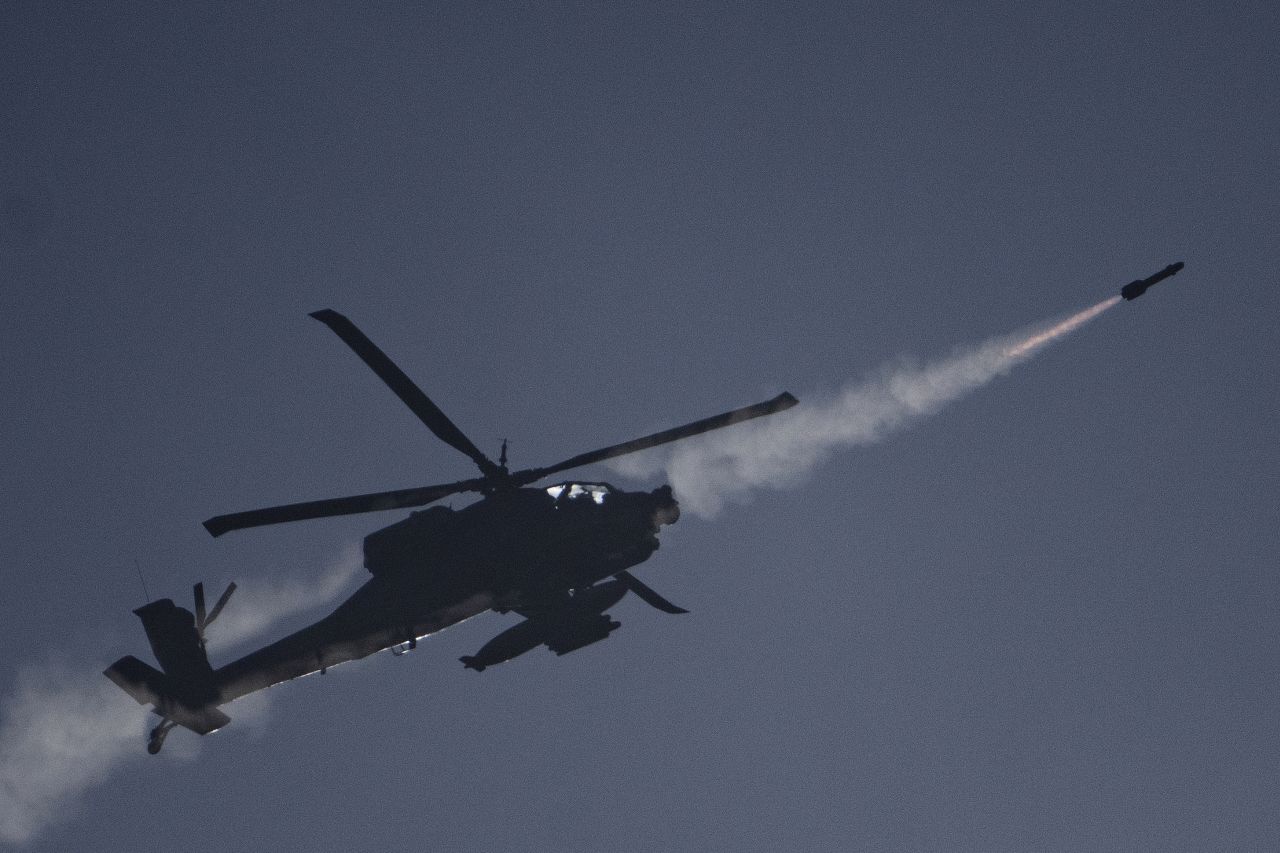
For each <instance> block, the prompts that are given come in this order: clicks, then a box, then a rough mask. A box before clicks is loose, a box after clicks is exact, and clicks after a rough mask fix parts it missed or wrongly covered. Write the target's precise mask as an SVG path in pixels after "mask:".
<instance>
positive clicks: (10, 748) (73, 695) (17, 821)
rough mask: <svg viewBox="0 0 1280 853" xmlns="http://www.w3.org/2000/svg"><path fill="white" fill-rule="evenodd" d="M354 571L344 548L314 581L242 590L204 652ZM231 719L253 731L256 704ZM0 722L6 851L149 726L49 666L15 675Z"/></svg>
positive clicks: (102, 683) (108, 693) (85, 678)
mask: <svg viewBox="0 0 1280 853" xmlns="http://www.w3.org/2000/svg"><path fill="white" fill-rule="evenodd" d="M359 569H360V559H359V550H358V548H356V547H354V546H353V547H350V548H347V549H345V550H344V551H343V553H342V555H341V556H340V557H339V558H338V559H337V560H336V561H335V562H334V564H333V565H332V566H330V567H329V568H328V569H326V570H325V571H324V572H323V573H322V574H321V575H320V577H318V578H316V579H315V580H311V581H301V580H296V579H294V580H284V581H271V580H254V579H250V580H248V581H246V582H244V583H243V584H241V586H240V588H239V589H238V590H237V592H236V594H235V595H234V596H232V598H231V601H230V602H229V603H228V604H227V609H226V610H225V611H224V612H223V613H222V615H220V616H219V617H218V619H217V621H216V622H215V623H214V624H213V626H212V627H210V629H209V634H210V638H209V639H210V646H211V647H212V646H215V645H218V646H228V645H231V644H234V643H237V642H241V641H243V640H245V639H247V638H249V637H251V636H254V635H256V634H260V633H262V632H263V631H265V630H267V629H268V628H270V627H271V626H273V625H275V624H276V623H277V622H279V621H280V620H281V619H284V618H286V617H288V616H292V615H294V614H296V613H299V612H301V611H303V610H308V609H311V608H314V607H318V606H320V605H322V604H326V603H329V602H330V601H332V600H333V599H334V598H336V597H337V596H338V594H339V593H341V592H342V591H343V589H344V588H345V587H346V586H347V584H348V583H349V582H350V581H351V580H352V578H353V577H354V576H355V574H356V572H358V571H359ZM178 603H179V605H180V606H183V607H190V606H191V605H190V603H189V602H184V601H179V602H178ZM121 618H126V619H132V618H133V617H132V616H128V615H124V616H121ZM134 624H135V625H137V628H138V630H137V633H136V634H135V635H133V636H134V637H135V639H136V640H137V646H138V647H137V648H135V649H134V650H133V651H134V652H135V653H137V654H139V656H141V657H144V658H145V657H148V655H147V654H145V653H144V652H143V650H145V649H146V647H147V646H146V639H145V637H144V635H143V633H142V630H141V625H140V624H138V623H134ZM103 663H105V662H103ZM239 712H243V713H239ZM231 713H232V716H233V717H236V718H237V720H238V721H239V722H241V723H242V724H243V723H249V724H250V725H251V726H253V725H255V724H256V725H257V726H261V725H262V721H264V720H265V718H266V713H267V706H266V702H265V697H263V698H256V699H255V701H251V702H248V703H247V704H246V706H245V707H244V708H241V706H240V704H239V703H237V704H236V705H233V706H232V709H231ZM0 715H2V716H0V843H9V844H25V843H27V842H29V841H31V840H32V839H33V838H34V837H35V836H37V835H38V834H39V833H40V832H41V831H42V830H44V829H45V828H46V827H48V826H49V825H50V824H52V823H53V822H54V821H56V820H57V819H58V818H59V817H62V816H63V815H64V814H65V813H66V812H67V811H68V810H69V808H70V807H71V806H73V805H74V804H75V801H76V800H77V799H78V798H79V797H81V796H83V795H84V794H85V793H87V792H88V791H89V790H90V789H91V788H93V787H94V786H96V785H100V784H102V783H103V782H104V781H106V779H107V777H108V776H109V775H110V774H111V773H112V772H113V771H114V770H115V769H117V768H118V767H119V766H120V765H121V764H123V763H124V762H126V761H128V760H130V759H135V758H136V759H137V760H141V758H142V756H143V746H144V745H145V743H146V739H145V736H146V730H147V728H148V727H150V726H152V725H154V724H155V723H156V722H158V721H159V718H158V717H155V716H154V715H152V714H149V713H148V709H147V708H145V707H143V706H140V705H138V704H137V703H135V702H134V701H133V699H131V698H130V697H129V696H128V695H126V694H125V693H124V692H123V691H122V690H120V689H119V688H118V687H116V686H115V685H114V684H112V683H111V682H110V681H108V680H107V679H106V678H105V677H104V676H103V675H102V673H101V671H100V670H99V669H97V668H93V667H88V666H80V667H77V668H70V667H67V666H65V665H61V664H54V663H46V664H44V665H40V666H31V667H27V668H26V669H24V670H22V671H21V672H20V675H19V677H18V679H17V682H16V683H15V684H14V685H13V686H12V688H11V689H9V690H8V691H6V695H5V698H4V699H3V701H2V702H0ZM192 737H194V736H192ZM188 740H189V742H190V744H192V745H194V741H190V739H189V738H188ZM174 746H178V747H179V748H178V750H177V752H178V753H179V755H180V756H181V754H182V753H183V752H184V751H187V752H188V754H190V752H189V750H190V749H191V748H192V747H188V749H187V750H184V749H183V748H182V745H181V742H180V743H178V744H175V743H174V739H173V738H171V739H170V741H169V744H168V745H166V747H165V753H166V754H168V753H172V752H174V749H173V748H174ZM151 760H153V761H154V760H161V759H151Z"/></svg>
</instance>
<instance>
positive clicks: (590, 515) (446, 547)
mask: <svg viewBox="0 0 1280 853" xmlns="http://www.w3.org/2000/svg"><path fill="white" fill-rule="evenodd" d="M310 316H312V317H314V318H315V319H317V320H319V321H320V322H322V323H324V324H325V325H326V326H328V327H329V328H330V329H331V330H333V332H335V333H336V334H337V335H338V337H339V338H341V339H342V341H343V342H344V343H346V344H347V346H349V347H350V348H351V349H352V350H353V351H354V352H355V354H356V355H357V356H359V357H360V358H361V360H363V361H364V363H365V364H366V365H368V366H369V367H370V368H371V369H372V370H373V372H374V373H375V374H376V375H377V376H378V378H380V379H381V380H382V381H383V382H384V383H385V384H386V385H387V386H388V387H389V388H390V389H391V390H392V391H393V392H394V393H395V394H396V396H397V397H399V398H400V400H401V401H402V402H403V403H404V404H405V405H406V406H408V408H409V409H410V411H412V412H413V413H414V414H415V415H417V417H418V419H419V420H421V421H422V422H423V424H425V425H426V427H427V428H428V429H429V430H431V432H432V433H434V434H435V435H436V437H437V438H439V439H440V440H441V441H443V442H445V443H446V444H448V445H449V446H450V447H453V448H454V449H456V450H458V451H459V452H461V453H463V454H465V455H466V456H468V457H469V458H470V459H471V461H472V462H473V463H475V465H476V467H477V468H479V469H480V476H479V477H474V478H471V479H468V480H460V481H457V482H454V483H446V484H441V485H435V486H422V487H417V488H409V489H398V490H394V491H385V492H374V493H371V494H363V495H353V496H349V497H342V498H330V499H325V500H318V501H307V502H304V503H295V504H288V505H284V506H275V507H267V508H263V509H256V510H250V511H248V512H238V513H232V514H229V515H220V516H216V517H214V518H211V519H209V520H208V521H206V522H204V526H205V528H206V529H207V530H208V531H209V533H210V534H212V535H213V536H221V535H222V534H224V533H228V532H230V531H233V530H240V529H244V528H248V527H258V526H262V525H268V524H280V523H282V522H288V521H300V520H304V519H313V518H327V517H333V516H339V515H349V514H354V513H364V512H376V511H384V510H392V509H404V508H409V507H421V506H426V505H427V504H431V503H433V502H435V501H438V500H440V499H441V498H445V497H448V496H450V495H455V494H460V493H466V492H476V493H479V494H480V495H481V498H480V500H478V501H476V502H474V503H472V504H470V505H468V506H465V507H463V508H461V509H457V510H455V509H451V508H449V507H444V506H431V507H427V508H426V509H421V510H416V511H414V512H412V513H410V515H409V517H408V518H405V519H403V520H401V521H398V522H396V523H395V524H392V525H390V526H388V527H384V528H382V529H380V530H377V531H375V532H373V533H370V534H369V535H368V536H366V537H365V539H364V566H365V568H366V569H367V570H368V571H369V573H370V575H372V577H370V578H369V580H367V581H366V582H365V583H364V584H363V585H362V586H360V588H359V589H357V590H356V591H355V592H354V593H352V595H351V596H350V597H349V598H348V599H347V600H346V601H344V602H342V603H341V604H340V605H338V607H337V608H336V609H335V610H334V611H333V612H332V613H330V614H329V615H327V616H325V617H324V618H322V619H320V620H319V621H317V622H315V623H313V624H311V625H308V626H307V627H305V628H302V629H300V630H298V631H296V632H294V633H293V634H290V635H288V636H286V637H284V638H282V639H280V640H277V641H276V642H274V643H271V644H269V645H267V646H264V647H262V648H260V649H258V650H256V651H253V652H250V653H249V654H247V655H245V656H244V657H241V658H239V659H238V660H235V661H232V662H231V663H228V664H226V665H225V666H222V667H220V668H218V669H214V668H213V667H212V666H211V665H210V664H209V659H208V655H207V653H206V650H205V631H206V629H207V628H208V627H209V625H210V624H211V623H212V622H213V621H214V620H215V619H216V618H217V617H218V615H219V614H220V613H221V612H222V610H223V608H224V607H225V606H226V604H227V601H228V600H229V599H230V597H231V594H232V593H233V592H234V591H235V584H231V585H230V586H229V587H228V588H227V590H226V592H224V593H223V594H222V596H221V597H220V598H219V599H218V601H217V603H216V604H215V605H214V608H213V609H212V610H208V611H207V610H206V608H205V597H204V587H203V585H202V584H196V585H195V588H194V598H195V612H192V611H190V610H187V609H186V608H183V607H179V606H177V605H176V604H175V603H174V602H173V601H172V599H168V598H162V599H159V600H156V601H152V602H150V603H148V604H145V605H143V606H142V607H139V608H137V609H136V610H134V613H135V614H137V616H138V617H139V618H140V619H141V620H142V625H143V629H144V630H145V631H146V634H147V639H148V641H149V643H150V645H151V649H152V652H153V653H154V654H155V657H156V660H157V662H158V663H159V664H160V669H159V670H157V669H156V668H155V667H152V666H151V665H150V664H147V663H145V662H143V661H141V660H139V659H138V658H136V657H134V656H132V655H126V656H125V657H122V658H120V659H119V660H118V661H116V662H115V663H113V664H112V665H111V666H109V667H107V669H106V670H105V672H104V674H105V675H106V676H107V677H108V678H109V679H111V680H112V681H113V682H114V683H115V684H116V685H117V686H119V687H120V688H121V689H122V690H124V691H125V692H126V693H128V694H129V695H130V696H132V697H133V698H134V699H135V700H136V701H137V702H138V703H139V704H142V705H147V704H149V705H151V706H152V709H153V711H154V713H156V714H157V715H159V716H160V718H161V721H160V723H159V724H158V725H157V726H156V727H155V728H153V729H152V730H151V732H150V734H149V737H148V742H147V751H148V752H150V753H152V754H155V753H157V752H159V751H160V749H161V747H162V746H163V744H164V740H165V737H166V736H167V735H168V733H169V732H170V731H171V730H172V729H173V728H174V727H176V726H182V727H184V728H187V729H189V730H191V731H194V732H196V733H198V734H202V735H204V734H209V733H211V732H214V731H217V730H218V729H220V728H222V727H223V726H225V725H227V724H228V723H229V722H230V721H231V720H230V717H228V716H227V715H226V713H224V712H223V711H222V710H221V709H220V706H222V705H225V704H227V703H229V702H231V701H233V700H235V699H238V698H240V697H243V696H246V695H248V694H250V693H254V692H256V691H258V690H263V689H265V688H267V687H271V686H272V685H275V684H279V683H281V682H283V681H288V680H290V679H294V678H298V677H300V676H304V675H309V674H311V673H315V672H320V673H324V672H325V671H326V670H327V669H329V668H330V667H333V666H337V665H338V664H341V663H346V662H347V661H353V660H358V659H360V658H363V657H367V656H368V655H371V654H373V653H374V652H378V651H383V650H385V649H390V650H391V651H392V652H393V653H399V654H403V653H404V651H407V650H409V649H412V648H415V647H416V646H417V642H418V640H420V639H422V638H423V637H426V636H429V635H431V634H434V633H436V632H437V631H441V630H443V629H445V628H447V627H449V626H450V625H454V624H457V623H458V622H461V621H462V620H464V619H468V618H470V617H472V616H475V615H477V614H480V613H483V612H485V611H487V610H494V611H497V612H499V613H508V612H514V613H516V614H518V615H519V616H521V617H523V621H521V622H519V623H517V624H516V625H515V626H514V627H512V628H509V629H507V630H506V631H503V632H502V633H501V634H499V635H498V636H496V637H494V638H493V639H492V640H490V641H489V642H488V643H486V644H485V645H484V646H483V647H482V648H481V649H480V650H479V651H478V652H476V654H474V655H465V656H463V657H462V658H461V661H462V663H463V665H464V666H465V667H467V668H468V669H472V670H475V671H478V672H479V671H483V670H484V669H485V668H487V667H490V666H493V665H495V664H498V663H502V662H504V661H508V660H510V659H512V658H514V657H516V656H518V655H521V654H524V653H525V652H528V651H530V650H532V649H534V648H537V647H538V646H546V647H547V648H548V649H549V650H551V651H552V652H554V653H555V654H557V655H563V654H567V653H569V652H572V651H575V650H577V649H580V648H583V647H584V646H587V645H590V644H592V643H596V642H599V641H600V640H603V639H605V638H607V637H608V636H609V635H610V634H611V633H612V632H613V631H614V630H616V629H617V628H618V626H619V623H618V622H617V621H616V620H614V619H612V618H611V617H610V616H609V614H608V613H606V612H605V611H607V610H608V609H609V608H610V607H612V606H613V605H614V604H616V603H617V602H618V601H619V600H620V599H621V598H622V597H623V596H624V595H626V594H627V593H628V592H631V593H633V594H635V595H636V597H638V598H639V599H641V600H642V601H644V602H645V603H647V604H649V605H651V606H652V607H654V608H656V609H658V610H660V611H662V612H665V613H673V614H678V613H685V612H687V611H685V610H684V609H682V608H680V607H677V606H676V605H675V604H672V603H671V602H670V601H668V600H667V599H666V598H664V597H663V596H661V595H660V594H659V593H657V592H656V591H654V590H653V589H651V588H650V587H649V586H647V585H646V584H644V583H643V582H641V581H640V580H639V579H638V578H637V577H635V576H634V575H633V574H631V572H630V571H628V570H629V569H630V568H632V567H633V566H636V565H638V564H640V563H642V562H644V561H645V560H647V559H648V558H649V557H650V556H651V555H652V554H653V552H654V551H656V550H657V549H658V533H659V531H660V529H661V528H662V527H663V526H664V525H669V524H673V523H675V522H676V521H677V520H678V519H679V517H680V507H679V504H678V503H677V501H676V499H675V496H674V495H673V494H672V490H671V487H670V486H669V485H663V486H659V487H658V488H656V489H653V490H651V491H625V490H622V489H618V488H615V487H614V486H612V485H610V484H608V483H603V482H583V481H564V482H559V483H556V484H554V485H551V486H546V487H542V486H535V485H533V484H535V483H537V482H538V481H540V480H544V479H546V478H548V477H550V476H551V475H553V474H558V473H560V472H562V471H566V470H569V469H572V468H579V467H582V466H585V465H591V464H594V463H597V462H602V461H604V460H607V459H614V458H616V457H619V456H623V455H626V454H629V453H635V452H637V451H640V450H645V449H648V448H651V447H656V446H658V445H661V444H666V443H668V442H673V441H678V440H680V439H684V438H689V437H691V436H695V435H699V434H701V433H705V432H709V431H711V430H716V429H722V428H724V427H727V426H731V425H733V424H736V423H740V422H742V421H746V420H750V419H752V418H758V417H762V416H764V415H771V414H774V413H776V412H781V411H783V410H785V409H789V408H791V407H792V406H794V405H796V403H797V400H796V398H795V397H793V396H791V395H790V394H788V393H783V394H779V395H778V396H777V397H774V398H773V399H771V400H767V401H765V402H763V403H757V404H756V405H753V406H746V407H743V408H740V409H734V410H733V411H730V412H724V413H722V414H719V415H714V416H712V417H709V418H703V419H702V420H698V421H693V422H692V423H688V424H685V425H683V426H679V427H675V428H673V429H668V430H663V431H661V432H657V433H653V434H652V435H647V436H644V437H642V438H637V439H634V440H632V441H627V442H623V443H621V444H614V445H610V446H608V447H603V448H600V449H598V450H593V451H590V452H588V453H581V454H578V455H576V456H572V457H570V458H568V459H565V460H563V461H561V462H558V463H556V464H554V465H549V466H546V467H541V468H529V469H526V470H523V471H514V472H513V471H510V470H509V469H508V467H507V447H506V442H505V441H504V442H503V445H502V451H501V454H500V455H499V458H498V461H497V462H494V461H493V460H491V459H489V458H488V457H487V456H485V454H484V453H482V452H481V451H480V450H479V448H477V447H476V445H475V444H474V443H472V441H471V440H470V439H469V438H467V437H466V435H464V434H463V432H462V431H461V430H460V429H458V427H457V426H456V425H455V424H454V423H453V422H452V421H450V420H449V418H448V417H447V416H446V415H445V414H444V412H442V411H441V410H440V409H439V408H438V407H437V406H436V405H435V403H433V402H432V401H431V400H430V398H428V397H427V395H426V394H425V393H423V392H422V390H421V389H420V388H418V386H417V385H415V384H414V383H413V381H412V380H410V379H409V377H408V376H407V375H405V373H404V372H403V371H402V370H401V369H400V368H399V367H398V366H396V364H395V363H394V362H393V361H392V360H391V359H390V358H388V357H387V355H386V354H385V353H383V352H382V350H380V349H379V348H378V347H377V346H376V345H375V344H374V343H373V342H372V341H371V340H369V338H368V337H366V336H365V334H364V333H363V332H361V331H360V330H359V329H358V328H357V327H356V326H355V324H354V323H352V322H351V321H350V320H348V319H347V318H346V317H344V316H343V315H341V314H339V313H337V312H336V311H332V310H329V309H325V310H322V311H316V312H314V313H312V314H311V315H310Z"/></svg>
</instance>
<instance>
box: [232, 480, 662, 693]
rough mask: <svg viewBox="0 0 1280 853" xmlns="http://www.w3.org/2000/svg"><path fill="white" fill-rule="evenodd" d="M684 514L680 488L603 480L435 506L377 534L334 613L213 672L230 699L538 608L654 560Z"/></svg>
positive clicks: (371, 536)
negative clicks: (358, 577)
mask: <svg viewBox="0 0 1280 853" xmlns="http://www.w3.org/2000/svg"><path fill="white" fill-rule="evenodd" d="M678 517H679V506H678V504H677V503H676V501H675V499H674V498H673V497H672V495H671V489H670V487H667V486H662V487H660V488H658V489H655V490H653V491H651V492H626V491H621V490H618V489H614V488H612V487H610V486H607V485H605V484H598V483H588V484H582V483H563V484H560V485H557V486H552V487H550V488H522V489H512V490H508V491H504V492H498V493H495V494H493V495H489V496H487V497H485V498H484V499H482V500H480V501H477V502H476V503H474V504H471V505H470V506H467V507H464V508H463V509H460V510H452V509H448V508H445V507H431V508H429V509H426V510H421V511H418V512H415V513H413V514H411V515H410V516H409V517H408V518H406V519H403V520H402V521H399V522H397V523H395V524H392V525H390V526H388V527H384V528H382V529H381V530H378V531H376V532H374V533H371V534H369V536H367V537H366V538H365V541H364V560H365V567H366V568H367V569H368V570H369V572H370V573H371V574H372V575H373V577H372V578H371V579H369V580H368V581H366V582H365V583H364V584H363V585H362V586H361V587H360V588H359V589H357V590H356V591H355V592H354V593H353V594H352V595H351V597H350V598H348V599H347V600H346V601H344V602H343V603H342V604H340V605H338V607H337V608H336V609H335V610H334V611H333V612H332V613H331V614H329V615H328V616H326V617H324V618H323V619H321V620H320V621H318V622H315V623H314V624H312V625H309V626H307V627H305V628H303V629H301V630H300V631H297V632H295V633H294V634H291V635H289V636H287V637H285V638H283V639H281V640H279V641H277V642H275V643H272V644H271V645H268V646H266V647H264V648H262V649H259V650H257V651H255V652H252V653H250V654H248V655H246V656H244V657H242V658H240V659H239V660H236V661H233V662H232V663H229V664H227V665H226V666H224V667H222V668H220V669H218V670H216V671H215V672H214V682H215V685H216V692H217V696H218V698H217V700H216V701H215V702H214V703H213V704H222V703H225V702H229V701H231V700H233V699H236V698H238V697H240V696H244V695H246V694H248V693H252V692H254V691H256V690H261V689H263V688H265V687H269V686H271V685H273V684H278V683H280V682H282V681H287V680H289V679H292V678H297V677H299V676H302V675H308V674H310V673H313V672H323V671H325V670H326V669H328V668H329V667H332V666H337V665H338V664H341V663H345V662H347V661H351V660H357V659H359V658H363V657H366V656H367V655H370V654H373V653H374V652H377V651H381V650H383V649H387V648H392V647H394V646H397V645H400V644H403V643H411V644H416V642H417V641H418V640H419V639H421V638H423V637H426V636H429V635H430V634H434V633H435V632H437V631H440V630H442V629H444V628H447V627H449V626H450V625H454V624H457V623H458V622H461V621H462V620H464V619H467V618H470V617H471V616H475V615H477V614H479V613H483V612H484V611H486V610H490V609H494V610H499V611H506V610H512V609H517V608H522V607H529V606H536V605H537V604H538V602H539V601H540V600H541V599H543V598H546V597H548V596H552V595H555V594H557V593H559V592H562V591H564V590H572V589H581V588H585V587H589V586H591V585H592V584H595V583H597V582H598V581H601V580H604V579H605V578H608V577H611V576H613V575H616V574H618V573H619V572H621V571H623V570H625V569H627V568H630V567H631V566H635V565H637V564H639V563H642V562H644V561H645V560H646V559H648V558H649V556H650V555H652V554H653V552H654V551H655V550H657V548H658V531H659V528H660V527H661V526H662V525H664V524H670V523H673V522H674V521H675V520H676V519H677V518H678Z"/></svg>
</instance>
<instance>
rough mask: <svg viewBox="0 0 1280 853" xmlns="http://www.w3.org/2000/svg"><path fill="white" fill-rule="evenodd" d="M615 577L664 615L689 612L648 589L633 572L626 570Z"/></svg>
mask: <svg viewBox="0 0 1280 853" xmlns="http://www.w3.org/2000/svg"><path fill="white" fill-rule="evenodd" d="M614 577H615V578H617V579H618V580H620V581H622V583H623V584H625V585H626V587H627V589H629V590H631V591H632V592H634V593H635V594H636V597H638V598H639V599H640V600H641V601H643V602H644V603H645V604H647V605H649V606H650V607H653V608H656V609H658V610H661V611H662V612H663V613H672V614H679V613H688V612H689V611H688V610H685V609H684V608H683V607H677V606H676V605H674V604H672V603H671V602H670V601H667V600H666V599H665V598H663V597H662V596H661V595H658V593H656V592H654V590H653V589H652V588H651V587H648V586H646V585H645V584H643V583H641V582H640V579H639V578H637V577H636V576H635V575H633V574H631V572H628V571H627V570H625V569H623V570H622V571H620V572H618V573H617V574H616V575H614Z"/></svg>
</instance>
